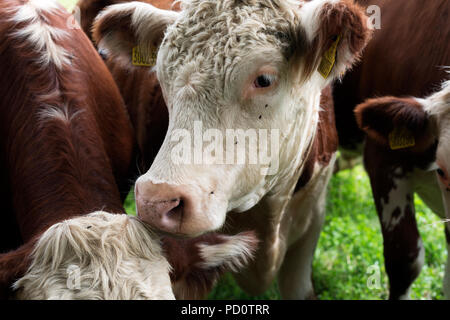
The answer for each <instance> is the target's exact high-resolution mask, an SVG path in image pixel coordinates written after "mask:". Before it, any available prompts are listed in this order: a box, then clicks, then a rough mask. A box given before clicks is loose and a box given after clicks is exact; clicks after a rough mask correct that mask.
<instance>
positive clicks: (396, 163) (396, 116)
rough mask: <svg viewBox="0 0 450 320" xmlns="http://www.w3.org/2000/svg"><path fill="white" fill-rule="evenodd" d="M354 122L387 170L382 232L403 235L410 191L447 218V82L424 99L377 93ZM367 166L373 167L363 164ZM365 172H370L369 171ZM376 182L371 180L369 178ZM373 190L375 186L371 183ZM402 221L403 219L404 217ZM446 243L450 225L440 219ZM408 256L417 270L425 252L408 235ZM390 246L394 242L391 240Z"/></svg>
mask: <svg viewBox="0 0 450 320" xmlns="http://www.w3.org/2000/svg"><path fill="white" fill-rule="evenodd" d="M355 113H356V117H357V122H358V125H359V126H360V128H361V129H362V130H364V132H365V133H367V135H368V137H367V139H366V143H367V144H369V145H370V146H371V148H370V151H371V154H369V156H372V157H374V158H375V159H374V160H372V161H373V162H376V163H377V164H378V165H381V164H382V165H383V166H384V167H385V168H386V170H389V177H390V179H391V181H392V182H391V183H392V184H391V185H389V186H384V188H385V189H384V190H385V191H386V192H388V193H387V196H386V195H383V196H382V198H381V199H380V200H379V201H380V202H381V204H382V205H383V213H384V212H386V214H384V215H383V217H382V219H383V220H382V222H383V223H384V224H386V225H388V226H389V228H387V230H386V231H385V232H389V231H390V232H392V231H394V230H396V232H397V235H396V236H394V239H393V241H395V240H396V237H399V238H400V239H401V238H402V237H406V236H408V234H403V232H408V231H409V230H408V228H407V227H409V226H410V225H413V226H414V225H415V221H414V220H411V215H412V214H413V212H414V202H413V194H414V192H416V193H418V194H419V195H420V197H421V198H422V199H423V200H424V202H425V203H426V204H427V205H428V206H429V207H430V208H431V209H432V210H433V211H434V212H435V213H436V214H437V215H438V216H439V217H440V218H442V219H443V220H444V221H450V220H449V219H450V212H449V211H448V209H449V208H450V207H449V205H450V199H449V192H450V180H449V179H450V177H449V175H448V172H450V171H449V170H450V167H449V166H450V163H449V160H450V159H449V141H448V139H449V136H448V134H449V132H450V130H449V128H450V123H449V119H450V81H447V82H446V83H445V84H444V85H443V88H442V90H440V91H438V92H437V93H434V94H433V95H431V96H430V97H428V98H426V99H420V98H413V97H391V96H388V97H380V98H374V99H369V100H367V101H366V102H364V103H363V104H360V105H358V106H357V107H356V109H355ZM368 170H375V169H374V167H372V166H368ZM369 172H370V171H369ZM374 183H376V181H374ZM374 187H375V188H376V190H380V188H381V187H380V186H378V185H376V184H374ZM405 220H406V221H405ZM445 235H446V239H447V242H449V241H450V229H449V225H448V223H447V224H445ZM409 241H410V242H409V245H410V247H409V248H411V251H410V253H413V254H412V255H411V256H410V257H411V258H412V259H411V262H413V263H415V264H412V265H411V267H413V268H414V267H415V268H416V269H415V270H414V269H413V270H414V271H416V272H417V273H418V272H419V271H420V267H421V266H422V264H423V263H424V258H425V253H424V249H423V245H422V242H421V240H420V238H419V240H417V238H415V237H410V238H409ZM392 245H393V246H394V245H395V244H392ZM447 249H449V245H448V244H447ZM449 268H450V260H449V259H447V267H446V269H445V276H444V293H445V295H446V297H449V296H450V279H449V276H450V273H449V271H450V269H449ZM407 275H409V274H407Z"/></svg>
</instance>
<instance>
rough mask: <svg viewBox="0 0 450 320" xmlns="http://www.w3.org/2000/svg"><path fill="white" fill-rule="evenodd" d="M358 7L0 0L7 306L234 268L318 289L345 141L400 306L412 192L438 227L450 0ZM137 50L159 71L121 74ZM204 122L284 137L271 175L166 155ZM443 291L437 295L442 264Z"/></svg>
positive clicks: (1, 235) (447, 157)
mask: <svg viewBox="0 0 450 320" xmlns="http://www.w3.org/2000/svg"><path fill="white" fill-rule="evenodd" d="M371 4H372V3H370V0H356V1H354V0H311V1H297V0H181V1H178V2H175V3H174V2H173V1H171V0H145V1H139V2H131V1H126V0H80V1H79V2H78V4H77V8H78V9H79V12H78V13H79V14H80V18H81V20H80V26H81V28H80V27H77V26H75V27H74V22H73V17H72V16H71V15H70V14H69V13H68V12H66V11H65V9H64V8H63V7H61V6H60V5H59V4H57V3H56V1H53V0H0V37H1V42H0V96H1V101H0V132H1V135H0V191H1V192H0V199H1V201H2V203H3V205H4V206H5V208H4V209H3V215H2V222H1V223H0V253H1V254H0V296H1V297H2V298H18V299H95V298H100V299H170V298H177V299H183V298H188V299H189V298H203V297H205V296H206V294H207V293H208V292H209V291H210V290H211V288H212V287H213V285H214V283H215V282H216V281H217V279H218V278H219V277H220V276H221V274H223V273H224V272H228V271H231V272H232V273H233V275H234V277H235V279H236V280H237V282H238V284H239V285H240V286H241V287H242V288H243V289H244V290H246V291H247V292H249V293H251V294H258V293H261V292H263V291H265V290H266V289H267V288H268V287H269V286H270V285H271V284H272V282H273V280H274V279H275V278H277V280H278V284H279V289H280V293H281V296H282V297H283V298H286V299H310V298H314V297H315V294H314V289H313V283H312V280H311V273H312V259H313V256H314V250H315V247H316V244H317V241H318V238H319V235H320V232H321V229H322V224H323V222H324V216H325V200H326V189H327V184H328V182H329V180H330V178H331V176H332V174H333V171H334V168H335V165H336V154H337V150H338V147H339V148H341V149H342V150H346V151H352V152H353V153H354V154H361V153H363V158H364V164H365V167H366V170H367V172H368V174H369V177H370V181H371V186H372V190H373V196H374V200H375V205H376V209H377V211H378V214H379V220H380V223H381V227H382V232H383V238H384V256H385V264H386V271H387V273H388V276H389V283H390V287H389V288H390V298H391V299H407V298H408V297H409V290H410V287H411V284H412V282H413V281H414V280H415V278H416V277H417V276H418V275H419V273H420V270H421V268H422V266H423V264H424V247H423V244H422V241H421V238H420V235H419V232H418V229H417V223H416V219H415V211H414V201H413V199H414V193H415V192H417V193H418V194H419V195H420V196H421V198H422V199H423V200H424V201H425V202H426V203H427V205H428V206H429V207H430V208H432V210H433V211H434V212H435V213H436V214H438V215H439V216H440V217H442V218H443V219H445V218H450V82H449V81H448V79H449V74H448V71H449V70H448V69H447V68H446V67H447V66H450V24H449V20H448V19H449V16H450V2H449V1H447V0H435V1H430V2H427V3H426V4H424V3H423V1H421V0H382V1H376V5H378V6H379V7H380V9H381V10H380V12H381V29H377V30H372V28H370V26H369V24H368V23H367V15H366V8H367V7H368V6H369V5H371ZM69 21H70V23H69ZM75 24H76V23H75ZM142 48H144V49H145V50H146V51H147V52H149V51H152V50H153V53H154V54H155V55H156V50H157V59H156V61H153V63H149V64H146V65H142V64H141V65H136V64H135V63H133V62H134V58H135V54H136V52H135V51H136V50H141V49H142ZM156 48H157V49H156ZM152 64H154V65H152ZM197 121H201V122H202V123H203V126H204V127H207V128H217V129H219V130H222V131H223V132H225V131H226V130H227V129H237V128H239V129H243V130H247V129H255V130H263V129H266V130H270V129H277V130H279V131H280V141H279V152H278V153H277V154H273V153H272V155H271V162H270V164H271V165H272V164H274V163H275V162H276V163H277V165H278V170H277V171H276V173H275V174H261V169H262V165H258V164H226V165H224V164H222V163H219V162H212V163H210V164H208V165H204V164H201V163H196V162H194V163H186V164H184V163H183V164H175V163H173V161H171V156H172V151H173V149H174V148H175V147H176V141H174V140H173V139H172V137H173V136H174V135H176V134H175V132H176V130H177V129H184V130H186V131H188V132H192V131H194V130H195V129H194V123H195V122H197ZM235 143H236V144H238V143H239V144H240V143H242V141H238V140H236V142H235ZM243 143H244V145H245V141H244V142H243ZM192 151H193V150H192ZM136 179H137V180H136ZM133 184H134V190H135V200H136V208H137V215H138V216H137V217H136V218H135V217H129V216H127V215H123V214H120V213H125V210H124V208H123V201H124V199H125V197H126V196H127V194H128V192H129V190H130V188H131V187H132V186H133ZM116 213H117V214H116ZM445 232H446V239H447V242H448V246H450V226H448V225H446V228H445ZM74 275H75V278H73V279H68V278H70V277H72V276H74ZM69 280H70V281H69ZM443 282H444V292H445V294H446V296H447V297H450V260H449V261H448V263H447V268H446V272H445V277H444V281H443Z"/></svg>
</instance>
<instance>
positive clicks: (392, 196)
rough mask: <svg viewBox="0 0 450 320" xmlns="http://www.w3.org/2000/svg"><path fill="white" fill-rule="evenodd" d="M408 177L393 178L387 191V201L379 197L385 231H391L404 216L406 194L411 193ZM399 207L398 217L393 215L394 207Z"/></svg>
mask: <svg viewBox="0 0 450 320" xmlns="http://www.w3.org/2000/svg"><path fill="white" fill-rule="evenodd" d="M408 183H409V180H408V179H395V178H394V179H393V188H392V189H391V190H390V191H389V194H388V201H387V202H385V200H384V199H381V207H382V209H381V210H382V223H383V225H384V226H385V228H386V230H387V231H392V230H394V229H395V227H396V226H397V225H398V224H399V223H400V222H401V220H402V219H403V217H404V216H405V204H406V203H405V201H406V195H407V194H408V193H411V191H412V190H411V188H410V185H409V184H408ZM397 208H398V209H400V214H399V216H398V217H393V215H392V214H393V213H394V211H395V210H396V209H397Z"/></svg>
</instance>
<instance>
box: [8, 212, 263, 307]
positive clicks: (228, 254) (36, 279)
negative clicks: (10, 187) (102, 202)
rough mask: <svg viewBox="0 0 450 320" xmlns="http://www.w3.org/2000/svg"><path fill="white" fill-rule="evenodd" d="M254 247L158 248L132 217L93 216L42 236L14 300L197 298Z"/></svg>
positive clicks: (240, 242)
mask: <svg viewBox="0 0 450 320" xmlns="http://www.w3.org/2000/svg"><path fill="white" fill-rule="evenodd" d="M162 244H163V245H164V248H163V247H162ZM181 244H182V247H181V248H180V245H181ZM256 244H257V240H256V238H255V235H254V233H252V232H247V233H242V234H238V235H234V236H224V235H217V234H208V235H206V236H203V237H200V238H195V239H191V240H189V241H184V242H180V241H177V240H175V239H170V241H165V242H164V243H161V239H160V237H159V236H158V235H157V234H156V233H154V232H153V231H152V230H151V229H150V228H149V227H148V226H146V225H145V224H143V223H142V222H141V221H139V220H138V219H136V218H135V217H130V216H127V215H125V214H110V213H107V212H94V213H91V214H88V215H86V216H82V217H77V218H72V219H69V220H65V221H62V222H60V223H57V224H55V225H53V226H51V227H50V228H49V229H48V230H47V231H45V232H44V234H43V235H42V236H41V237H40V238H39V241H38V242H37V244H36V246H35V248H34V250H33V253H32V264H31V266H30V267H29V269H28V270H27V273H26V274H25V276H23V277H22V278H20V279H19V280H18V281H16V282H15V283H14V289H15V290H16V292H15V297H16V298H17V299H27V300H30V299H33V300H36V299H39V300H42V299H51V300H54V299H62V300H74V299H75V300H80V299H83V300H86V299H90V300H92V299H107V300H142V299H145V300H161V299H174V298H175V296H174V291H175V293H176V294H177V296H176V297H177V298H184V297H190V298H192V297H198V298H202V297H204V295H205V294H206V293H207V292H208V291H209V290H210V289H211V287H212V286H213V285H214V283H215V281H216V280H217V279H218V277H219V276H220V275H221V274H222V273H223V272H224V271H227V270H235V271H237V270H239V269H240V268H242V267H243V266H244V265H246V264H247V261H248V260H249V259H250V258H251V256H252V254H253V252H254V250H255V248H256ZM163 249H164V250H163ZM180 249H182V250H180ZM168 253H170V254H169V255H168ZM167 255H168V258H169V259H170V260H172V261H171V262H172V263H169V261H170V260H169V261H168V258H167V257H166V256H167ZM174 257H176V259H175V260H174ZM172 286H173V287H174V290H172Z"/></svg>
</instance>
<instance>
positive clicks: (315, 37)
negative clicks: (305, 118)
mask: <svg viewBox="0 0 450 320" xmlns="http://www.w3.org/2000/svg"><path fill="white" fill-rule="evenodd" d="M299 17H300V18H299V19H300V29H299V30H298V31H297V33H299V36H298V38H301V39H303V42H306V45H303V47H305V48H304V50H303V51H304V53H303V56H304V64H303V65H304V68H303V72H302V76H305V77H308V76H310V75H312V74H313V73H314V72H315V71H318V73H319V74H321V75H322V77H323V78H325V79H327V80H330V81H332V80H334V79H336V78H340V77H342V76H343V75H344V73H345V71H346V70H347V69H348V68H350V67H351V66H352V65H353V64H354V63H355V62H356V61H357V60H358V59H359V58H360V56H361V53H362V51H363V49H364V48H365V46H366V45H367V43H368V41H369V40H370V38H371V36H372V30H371V29H370V28H369V27H368V24H367V16H366V15H365V13H364V10H363V8H362V7H360V6H359V5H357V4H355V3H354V1H353V0H314V1H309V2H306V3H304V4H303V6H302V7H301V9H300V15H299ZM305 38H306V39H305Z"/></svg>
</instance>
